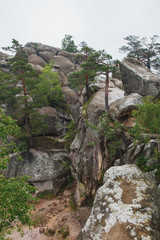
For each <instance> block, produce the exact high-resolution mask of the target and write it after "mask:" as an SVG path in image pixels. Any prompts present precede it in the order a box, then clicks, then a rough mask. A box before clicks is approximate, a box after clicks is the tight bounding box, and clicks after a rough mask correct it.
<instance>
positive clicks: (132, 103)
mask: <svg viewBox="0 0 160 240" xmlns="http://www.w3.org/2000/svg"><path fill="white" fill-rule="evenodd" d="M142 99H143V97H142V96H141V95H139V94H138V93H132V94H131V95H129V96H125V97H123V98H121V99H119V100H117V101H115V102H113V103H112V104H111V105H110V107H109V114H110V116H111V118H112V119H113V120H114V121H115V120H119V119H121V118H123V117H125V116H129V115H131V112H132V110H134V109H136V108H137V104H141V103H142Z"/></svg>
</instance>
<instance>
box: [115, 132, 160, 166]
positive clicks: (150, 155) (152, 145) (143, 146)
mask: <svg viewBox="0 0 160 240" xmlns="http://www.w3.org/2000/svg"><path fill="white" fill-rule="evenodd" d="M148 136H149V138H150V141H149V142H148V143H145V140H144V139H145V137H146V136H145V135H144V136H143V135H142V136H141V142H140V143H139V142H138V141H136V142H132V143H131V144H130V145H129V146H128V147H127V149H126V150H125V153H124V154H123V155H122V157H121V163H120V164H121V165H123V164H136V163H137V162H138V160H139V159H141V158H143V159H145V160H146V162H142V166H143V165H144V164H146V166H152V167H155V168H156V165H158V164H159V163H158V157H157V158H156V154H155V149H158V146H159V143H160V136H159V139H157V136H156V135H148Z"/></svg>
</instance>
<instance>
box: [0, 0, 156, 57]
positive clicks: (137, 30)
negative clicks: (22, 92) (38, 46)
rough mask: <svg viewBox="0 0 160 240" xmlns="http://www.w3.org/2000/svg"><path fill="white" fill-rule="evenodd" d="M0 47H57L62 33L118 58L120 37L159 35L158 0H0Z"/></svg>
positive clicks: (59, 44) (77, 41)
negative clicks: (13, 42)
mask: <svg viewBox="0 0 160 240" xmlns="http://www.w3.org/2000/svg"><path fill="white" fill-rule="evenodd" d="M0 9H1V11H0V25H1V27H0V32H1V34H0V47H4V46H10V45H11V40H12V39H13V38H15V39H16V40H18V41H19V42H20V43H21V44H23V45H24V44H26V43H27V42H40V43H43V44H47V45H50V46H54V47H61V41H62V39H63V38H64V36H65V34H69V35H72V36H73V39H74V41H75V43H76V44H77V45H79V43H80V42H82V41H85V42H87V43H88V45H89V46H91V47H93V48H95V49H96V50H102V49H105V50H106V51H107V53H109V54H111V55H112V56H113V58H114V59H116V58H118V59H121V58H122V57H123V55H122V54H120V53H119V51H118V49H119V48H120V47H121V46H122V45H124V44H125V41H124V40H123V38H124V37H126V36H128V35H137V36H140V37H145V36H146V37H150V36H153V35H160V26H159V25H160V0H0Z"/></svg>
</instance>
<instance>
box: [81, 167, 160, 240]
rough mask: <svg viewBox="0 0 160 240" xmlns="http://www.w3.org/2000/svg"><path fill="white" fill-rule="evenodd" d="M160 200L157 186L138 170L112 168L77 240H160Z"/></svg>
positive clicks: (108, 171) (97, 194) (98, 192)
mask: <svg viewBox="0 0 160 240" xmlns="http://www.w3.org/2000/svg"><path fill="white" fill-rule="evenodd" d="M158 197H160V196H159V195H158V196H157V191H156V186H155V183H154V182H152V181H148V180H147V179H146V178H145V175H144V174H143V173H142V172H141V171H140V170H139V169H138V167H137V166H135V165H124V166H120V167H112V168H110V169H109V170H107V172H106V173H105V175H104V185H103V186H102V187H101V188H99V189H98V191H97V193H96V196H95V200H94V204H93V208H92V211H91V215H90V217H89V218H88V220H87V222H86V224H85V226H84V228H83V229H82V231H81V234H80V235H79V237H78V238H77V240H89V239H90V240H91V239H92V240H100V239H106V240H107V239H108V240H109V239H114V240H116V239H125V240H129V239H148V240H149V239H150V240H158V239H159V238H160V232H159V230H158V221H159V216H158V212H159V209H158V206H157V202H156V200H157V198H158Z"/></svg>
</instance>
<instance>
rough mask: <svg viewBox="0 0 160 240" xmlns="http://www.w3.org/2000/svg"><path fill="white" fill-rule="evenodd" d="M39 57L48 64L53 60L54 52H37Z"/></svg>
mask: <svg viewBox="0 0 160 240" xmlns="http://www.w3.org/2000/svg"><path fill="white" fill-rule="evenodd" d="M39 56H40V57H41V58H42V59H43V60H45V61H46V62H47V63H49V62H50V61H51V60H53V58H54V56H55V53H54V52H49V51H44V52H39Z"/></svg>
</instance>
